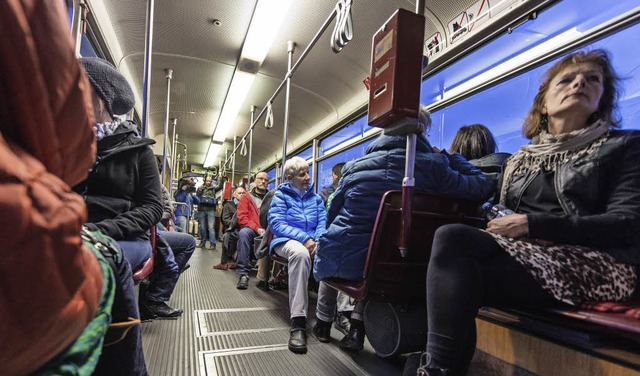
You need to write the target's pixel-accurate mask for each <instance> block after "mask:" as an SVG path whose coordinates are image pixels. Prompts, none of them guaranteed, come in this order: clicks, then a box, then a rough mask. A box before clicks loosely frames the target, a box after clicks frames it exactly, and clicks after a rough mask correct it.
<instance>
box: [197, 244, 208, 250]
mask: <svg viewBox="0 0 640 376" xmlns="http://www.w3.org/2000/svg"><path fill="white" fill-rule="evenodd" d="M206 245H207V244H206V243H200V244H198V248H202V249H204V248H205V247H206Z"/></svg>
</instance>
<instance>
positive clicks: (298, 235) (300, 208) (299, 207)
mask: <svg viewBox="0 0 640 376" xmlns="http://www.w3.org/2000/svg"><path fill="white" fill-rule="evenodd" d="M283 175H284V178H285V179H286V182H285V183H283V184H281V185H280V186H279V187H278V190H277V191H276V193H275V195H274V196H273V201H271V206H270V208H269V229H270V231H271V233H272V234H273V240H272V241H271V246H270V252H275V253H276V254H277V255H278V256H281V257H284V258H286V259H287V260H288V261H289V310H290V311H291V325H292V329H291V332H290V336H289V350H291V351H292V352H294V353H300V354H304V353H306V352H307V333H306V326H307V306H308V304H309V298H308V295H307V284H308V281H309V274H310V273H311V257H313V255H314V254H315V252H316V249H317V241H318V239H319V238H320V235H322V233H323V232H324V229H325V224H326V218H327V215H326V212H325V209H324V203H323V202H322V199H321V198H320V196H318V195H317V194H315V193H313V185H311V184H309V182H310V180H311V177H310V176H309V165H308V164H307V162H306V161H305V160H304V159H302V158H300V157H293V158H291V159H290V160H288V161H287V162H286V163H285V165H284V174H283Z"/></svg>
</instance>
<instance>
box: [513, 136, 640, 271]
mask: <svg viewBox="0 0 640 376" xmlns="http://www.w3.org/2000/svg"><path fill="white" fill-rule="evenodd" d="M533 178H535V174H531V175H530V176H524V177H523V178H520V179H517V180H514V181H513V182H512V183H511V187H510V188H509V194H508V196H507V200H506V203H507V206H508V207H510V208H512V209H514V210H516V211H517V209H518V206H519V204H520V200H521V199H522V195H523V193H524V191H525V189H526V187H527V186H528V185H529V183H530V182H531V181H532V180H533ZM554 181H555V190H556V195H557V197H558V201H559V203H560V206H561V207H562V209H563V210H564V215H560V216H558V215H553V214H548V213H531V214H527V218H528V221H529V237H530V238H534V239H545V240H551V241H554V242H557V243H564V244H578V245H584V246H592V247H596V248H598V249H600V250H602V251H605V252H607V253H609V254H611V255H612V256H613V257H614V258H616V260H618V261H620V262H623V263H627V264H632V265H640V131H629V130H626V131H622V130H612V131H610V133H609V136H607V140H605V142H604V144H603V145H602V146H601V147H600V149H598V150H597V151H596V153H595V154H594V155H591V156H587V155H585V156H584V157H581V158H578V159H577V160H574V161H569V162H567V163H564V164H561V165H560V166H559V167H558V169H557V170H556V173H555V177H554Z"/></svg>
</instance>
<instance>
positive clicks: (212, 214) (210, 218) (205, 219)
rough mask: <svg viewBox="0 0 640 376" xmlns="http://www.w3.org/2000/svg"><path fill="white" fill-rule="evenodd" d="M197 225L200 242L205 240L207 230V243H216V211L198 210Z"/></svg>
mask: <svg viewBox="0 0 640 376" xmlns="http://www.w3.org/2000/svg"><path fill="white" fill-rule="evenodd" d="M198 226H199V227H200V242H201V243H206V242H207V231H208V232H209V243H211V245H212V246H213V245H214V244H216V231H215V227H216V211H215V210H207V211H201V212H200V219H199V223H198Z"/></svg>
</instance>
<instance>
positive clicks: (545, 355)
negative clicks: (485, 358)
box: [476, 298, 640, 375]
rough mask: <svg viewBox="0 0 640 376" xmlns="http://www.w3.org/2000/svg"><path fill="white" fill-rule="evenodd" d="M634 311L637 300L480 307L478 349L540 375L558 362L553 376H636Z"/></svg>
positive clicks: (639, 340) (637, 320)
mask: <svg viewBox="0 0 640 376" xmlns="http://www.w3.org/2000/svg"><path fill="white" fill-rule="evenodd" d="M600 310H605V311H600ZM607 310H608V311H607ZM616 310H620V311H619V312H616ZM637 312H640V299H638V298H636V299H635V300H634V301H632V302H630V303H627V304H624V305H623V304H617V303H598V304H595V305H593V306H582V307H570V306H563V307H561V308H552V309H551V308H550V309H537V310H536V309H526V310H523V309H512V308H504V307H499V308H495V307H483V308H482V309H481V310H480V312H479V313H478V319H477V320H476V325H477V328H478V343H477V348H478V349H479V350H481V351H483V352H485V353H487V354H489V355H491V356H493V357H496V358H498V359H502V360H503V361H506V362H507V363H510V364H513V365H515V366H518V367H521V368H524V369H526V370H529V371H531V372H534V373H539V374H544V373H545V370H546V369H545V367H546V366H545V364H548V363H550V362H554V361H556V360H557V359H563V360H562V362H560V363H558V364H559V365H560V367H561V369H560V368H558V369H554V370H555V371H556V372H557V374H569V373H571V374H587V373H588V374H594V375H595V374H602V375H605V374H620V375H623V374H625V375H626V374H638V373H637V372H638V371H640V317H639V316H637ZM496 338H501V340H500V341H496V340H495V339H496ZM596 369H597V371H595V370H596Z"/></svg>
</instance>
